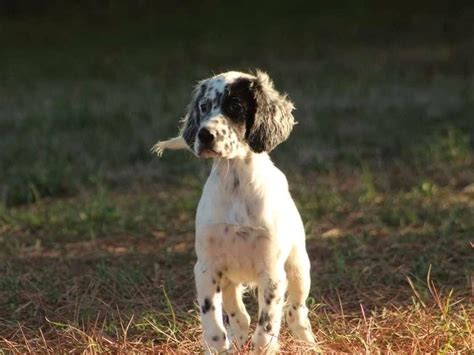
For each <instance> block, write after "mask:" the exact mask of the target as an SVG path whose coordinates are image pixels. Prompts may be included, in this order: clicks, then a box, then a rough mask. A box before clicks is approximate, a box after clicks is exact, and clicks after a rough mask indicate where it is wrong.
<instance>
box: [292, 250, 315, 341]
mask: <svg viewBox="0 0 474 355" xmlns="http://www.w3.org/2000/svg"><path fill="white" fill-rule="evenodd" d="M285 269H286V273H287V276H288V305H287V307H286V312H285V313H286V322H287V324H288V326H289V328H290V330H291V332H292V333H293V335H294V336H295V337H296V338H297V339H300V340H304V341H306V342H308V343H315V339H314V335H313V332H312V330H311V324H310V322H309V319H308V308H307V307H306V299H307V298H308V295H309V290H310V286H311V277H310V263H309V258H308V254H307V253H306V250H305V248H304V247H303V248H298V247H294V248H293V250H292V252H291V253H290V256H289V258H288V260H287V262H286V264H285Z"/></svg>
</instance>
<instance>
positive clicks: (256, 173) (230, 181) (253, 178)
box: [211, 151, 273, 188]
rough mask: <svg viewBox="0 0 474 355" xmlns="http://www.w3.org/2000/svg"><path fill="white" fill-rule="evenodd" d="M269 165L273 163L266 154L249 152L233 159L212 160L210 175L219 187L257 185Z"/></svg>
mask: <svg viewBox="0 0 474 355" xmlns="http://www.w3.org/2000/svg"><path fill="white" fill-rule="evenodd" d="M269 165H271V166H273V163H272V162H271V160H270V157H269V156H268V154H267V153H258V154H257V153H253V152H250V151H249V152H248V153H247V154H246V155H244V156H240V157H237V158H233V159H214V164H213V166H212V173H211V174H215V175H216V177H217V178H218V180H219V183H220V184H221V185H223V186H227V185H230V186H231V187H232V188H235V187H236V186H235V185H242V184H248V185H253V184H258V182H259V180H261V179H260V178H263V177H264V175H266V174H265V171H267V169H266V168H267V167H268V166H269Z"/></svg>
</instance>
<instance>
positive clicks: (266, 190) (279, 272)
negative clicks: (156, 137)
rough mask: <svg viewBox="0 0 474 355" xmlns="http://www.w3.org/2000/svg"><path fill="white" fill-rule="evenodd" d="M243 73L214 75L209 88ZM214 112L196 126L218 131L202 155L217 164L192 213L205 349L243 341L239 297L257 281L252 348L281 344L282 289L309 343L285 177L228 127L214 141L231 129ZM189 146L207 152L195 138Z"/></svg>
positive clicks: (298, 237)
mask: <svg viewBox="0 0 474 355" xmlns="http://www.w3.org/2000/svg"><path fill="white" fill-rule="evenodd" d="M244 75H247V74H242V73H237V72H230V73H227V74H225V75H221V76H216V77H215V79H216V82H215V83H214V85H212V83H211V85H210V87H212V88H213V91H212V92H214V91H215V89H216V88H217V89H218V90H219V88H223V87H224V84H225V83H227V82H232V80H235V79H236V78H239V77H242V76H244ZM209 80H212V78H211V79H209ZM211 99H212V98H211ZM213 110H214V111H213V112H211V114H210V115H209V117H207V119H204V120H202V122H200V128H202V127H206V129H209V130H212V132H213V133H215V135H216V137H217V138H216V141H217V143H216V144H215V148H214V150H213V152H212V154H209V155H208V156H207V157H212V158H214V164H213V166H212V171H211V173H210V175H209V177H208V179H207V181H206V184H205V186H204V190H203V192H202V197H201V199H200V201H199V205H198V209H197V214H196V241H195V247H196V254H197V263H196V265H195V268H194V274H195V280H196V287H197V296H198V302H199V305H200V308H201V321H202V326H203V343H204V346H205V349H207V351H208V352H222V351H226V350H230V349H232V348H233V347H236V348H238V347H240V346H241V345H242V344H244V343H245V342H246V341H247V335H248V331H249V324H250V317H249V315H248V313H247V311H246V310H245V306H244V304H243V303H242V290H243V289H244V285H256V286H257V287H258V305H259V313H258V318H259V321H258V325H257V328H256V330H255V333H254V334H253V337H252V343H253V346H254V348H255V350H256V351H258V352H268V353H270V352H274V351H276V350H278V335H279V331H280V325H281V320H282V315H283V308H284V304H285V292H286V290H288V299H287V305H286V320H287V323H288V325H289V327H290V330H291V331H292V333H293V334H294V336H295V337H296V338H298V339H300V340H304V341H306V342H309V343H314V341H315V340H314V336H313V333H312V331H311V325H310V323H309V320H308V317H307V314H308V310H307V308H306V304H305V303H306V298H307V297H308V293H309V289H310V282H311V280H310V274H309V271H310V263H309V259H308V255H307V252H306V247H305V232H304V227H303V223H302V221H301V217H300V215H299V213H298V210H297V208H296V206H295V203H294V201H293V199H292V198H291V195H290V193H289V191H288V183H287V180H286V177H285V175H284V174H283V173H282V172H281V171H280V170H279V169H278V168H276V167H275V166H274V164H273V163H272V161H271V160H270V157H269V156H268V154H267V153H265V152H263V153H258V154H257V153H254V152H253V151H252V150H251V149H250V148H249V146H248V145H247V144H246V142H245V141H242V140H239V139H238V137H237V136H234V135H233V133H232V134H225V135H223V136H222V137H221V138H222V139H221V140H219V132H221V131H222V128H226V129H228V130H232V129H233V128H232V127H233V125H232V124H231V123H229V122H228V121H227V120H226V118H225V117H224V116H223V115H222V113H221V112H220V110H219V109H218V108H213ZM229 140H234V144H233V145H232V147H233V148H231V149H229V148H228V149H226V148H225V147H224V143H226V142H227V143H228V142H229ZM168 142H169V141H168ZM177 142H179V140H178V139H177V138H176V141H173V143H172V144H169V143H167V144H164V145H163V144H162V145H159V146H158V147H159V149H158V151H162V149H163V148H167V147H173V148H175V147H179V148H184V146H183V144H182V143H181V142H179V144H175V143H177ZM193 150H194V153H195V154H196V155H198V156H204V157H206V155H204V154H202V153H201V152H200V143H199V141H198V140H197V139H196V141H195V143H194V147H193ZM222 306H223V307H222ZM222 308H223V309H224V311H225V312H226V314H227V315H228V317H229V327H228V328H229V329H226V327H225V325H224V322H223V312H222Z"/></svg>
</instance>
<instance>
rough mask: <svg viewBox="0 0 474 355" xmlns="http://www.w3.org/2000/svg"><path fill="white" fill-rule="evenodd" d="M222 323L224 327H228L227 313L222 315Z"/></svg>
mask: <svg viewBox="0 0 474 355" xmlns="http://www.w3.org/2000/svg"><path fill="white" fill-rule="evenodd" d="M222 321H223V322H224V325H225V326H228V325H229V324H230V323H229V316H228V315H227V313H224V314H223V315H222Z"/></svg>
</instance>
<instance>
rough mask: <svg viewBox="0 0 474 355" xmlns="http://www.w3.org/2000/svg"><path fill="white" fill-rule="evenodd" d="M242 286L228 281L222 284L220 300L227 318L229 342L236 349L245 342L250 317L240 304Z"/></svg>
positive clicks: (242, 304)
mask: <svg viewBox="0 0 474 355" xmlns="http://www.w3.org/2000/svg"><path fill="white" fill-rule="evenodd" d="M242 289H243V287H242V285H236V284H234V283H232V282H230V281H228V280H227V281H224V280H223V282H222V298H223V306H224V311H225V312H226V313H227V316H228V317H229V325H230V330H231V332H230V333H231V334H229V337H230V340H231V342H232V343H233V344H234V345H235V346H236V347H241V346H242V345H244V344H245V342H246V341H247V336H248V333H249V326H250V316H249V314H248V313H247V310H246V309H245V305H244V303H243V302H242Z"/></svg>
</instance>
